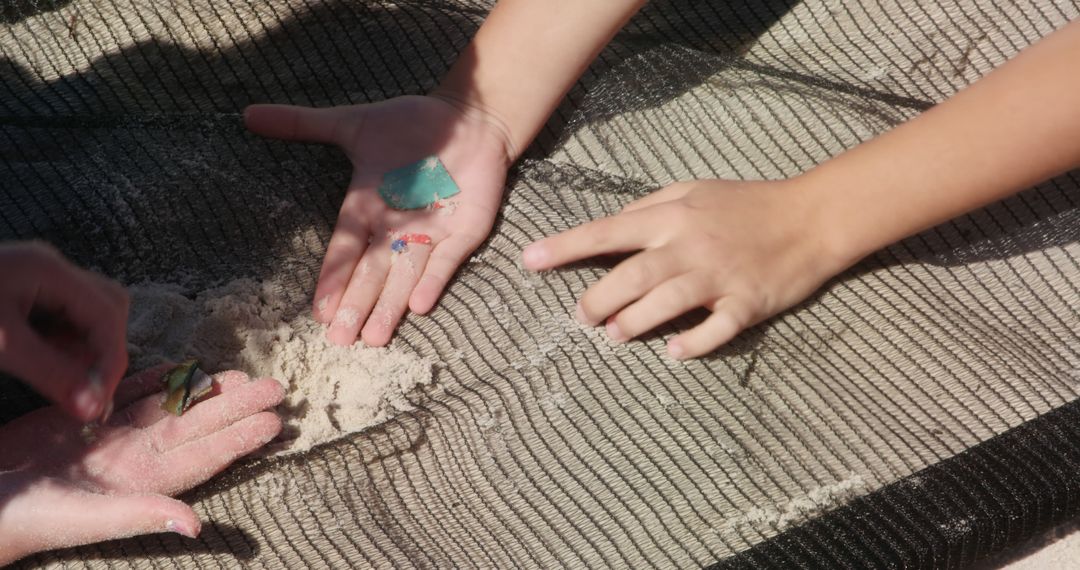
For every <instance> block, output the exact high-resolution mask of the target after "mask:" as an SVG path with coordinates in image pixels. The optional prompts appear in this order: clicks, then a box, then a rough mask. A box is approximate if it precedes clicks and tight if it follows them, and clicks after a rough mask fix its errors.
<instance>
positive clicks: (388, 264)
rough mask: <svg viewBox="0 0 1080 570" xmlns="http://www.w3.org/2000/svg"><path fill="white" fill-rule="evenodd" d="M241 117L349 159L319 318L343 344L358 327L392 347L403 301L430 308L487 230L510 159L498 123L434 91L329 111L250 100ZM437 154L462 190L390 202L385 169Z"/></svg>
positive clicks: (369, 339) (372, 340) (259, 128)
mask: <svg viewBox="0 0 1080 570" xmlns="http://www.w3.org/2000/svg"><path fill="white" fill-rule="evenodd" d="M245 119H246V123H247V126H248V128H249V129H251V130H252V131H254V132H256V133H259V134H262V135H265V136H269V137H275V138H281V139H287V140H302V141H312V142H321V143H330V144H335V145H337V146H339V147H341V149H342V150H344V151H345V153H346V154H347V155H348V157H349V159H350V160H351V161H352V163H353V176H352V181H351V182H350V184H349V191H348V193H347V194H346V196H345V200H344V202H343V203H342V205H341V212H340V213H339V215H338V221H337V226H336V227H335V228H334V234H333V236H332V237H331V239H330V244H329V246H328V248H327V251H326V257H325V259H324V260H323V266H322V271H321V272H320V275H319V283H318V286H317V287H316V289H315V299H314V314H315V318H316V319H317V320H318V321H320V322H323V323H327V324H329V325H330V328H329V331H328V333H327V334H328V337H329V339H330V340H331V341H332V342H335V343H337V344H343V345H345V344H351V343H353V342H354V341H355V340H356V337H357V334H358V333H359V335H360V337H361V338H362V339H363V341H364V342H365V343H367V344H369V345H372V346H383V345H386V344H387V343H388V342H389V341H390V336H391V334H392V333H393V331H394V329H395V328H396V327H397V324H398V322H399V321H400V320H401V317H402V315H403V314H404V313H405V309H406V307H408V308H409V309H411V310H412V311H413V312H416V313H427V312H428V311H430V310H431V309H432V307H433V306H434V305H435V302H436V301H437V300H438V298H439V295H440V294H441V293H442V291H443V288H445V287H446V284H447V282H448V281H449V280H450V278H451V277H452V276H453V275H454V272H455V271H457V268H458V266H460V265H461V264H462V262H464V260H465V259H466V258H467V257H468V256H469V254H470V253H472V251H473V250H474V249H476V247H477V246H479V245H480V243H481V242H482V241H483V240H484V239H485V238H486V237H487V235H488V233H489V232H490V231H491V227H492V224H493V223H494V220H495V214H496V212H497V210H498V207H499V203H500V201H501V198H502V192H503V184H504V182H505V178H506V170H507V168H508V167H509V165H510V163H511V162H512V159H511V158H510V156H511V152H510V150H509V143H508V138H507V134H506V131H505V129H503V128H502V127H501V122H500V121H498V120H497V119H495V118H494V117H492V116H490V115H486V114H484V113H482V112H479V111H476V110H475V109H471V108H470V109H469V110H468V111H464V110H463V108H462V107H460V106H458V105H456V104H454V103H451V102H448V101H446V100H443V99H439V98H436V97H415V96H408V97H398V98H396V99H391V100H388V101H383V102H380V103H374V104H371V105H356V106H351V107H332V108H326V109H311V108H306V107H291V106H282V105H254V106H251V107H248V109H247V110H246V111H245ZM431 156H437V157H438V158H439V159H440V160H441V161H442V163H443V164H444V165H445V167H446V170H447V171H448V172H449V174H450V176H451V177H452V178H453V180H454V182H455V183H456V184H457V186H458V187H459V188H460V190H461V192H460V193H459V194H457V195H455V196H452V197H449V198H446V199H444V200H441V201H440V202H438V203H437V204H435V206H434V207H428V208H423V209H415V210H395V209H392V208H391V207H390V206H389V205H387V204H386V203H385V202H384V201H383V199H382V198H381V197H380V195H379V193H378V191H377V189H378V187H379V185H380V182H381V181H382V179H383V175H384V174H386V173H387V172H389V171H391V170H394V169H397V168H398V167H401V166H404V165H408V164H411V163H414V162H416V161H419V160H423V159H425V158H427V157H431ZM402 238H406V239H404V240H403V241H397V240H400V239H402ZM412 238H415V239H412ZM396 241H397V243H395V242H396ZM404 242H408V243H404ZM425 242H429V243H425Z"/></svg>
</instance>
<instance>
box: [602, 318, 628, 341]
mask: <svg viewBox="0 0 1080 570" xmlns="http://www.w3.org/2000/svg"><path fill="white" fill-rule="evenodd" d="M604 328H606V329H607V335H608V337H609V338H610V339H611V340H613V341H615V342H626V336H625V335H623V332H622V330H620V329H619V325H618V324H617V323H616V322H615V319H609V320H608V322H607V326H606V327H604Z"/></svg>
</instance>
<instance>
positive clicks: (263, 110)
mask: <svg viewBox="0 0 1080 570" xmlns="http://www.w3.org/2000/svg"><path fill="white" fill-rule="evenodd" d="M643 3H644V2H643V0H606V1H604V2H581V1H580V0H545V1H544V2H535V1H531V0H502V1H500V2H499V3H498V5H497V6H496V7H495V9H494V10H493V11H492V12H491V14H490V15H489V16H488V18H487V21H486V22H485V23H484V25H483V26H482V27H481V29H480V30H479V32H477V34H476V37H475V38H474V39H473V41H472V42H471V43H470V44H469V46H468V47H467V48H466V49H465V51H464V52H463V53H462V54H461V55H460V57H459V58H458V60H457V62H456V63H455V64H454V67H453V68H452V69H451V70H450V72H449V73H448V74H447V76H446V77H445V78H444V80H443V81H442V83H441V85H439V87H438V88H437V89H436V90H435V91H434V93H433V94H432V95H431V96H428V97H399V98H396V99H391V100H388V101H384V102H381V103H376V104H372V105H357V106H352V107H337V108H329V109H309V108H303V107H290V106H281V105H255V106H252V107H249V108H248V109H247V110H246V112H245V121H246V124H247V126H248V128H249V129H251V130H252V131H254V132H256V133H259V134H262V135H266V136H271V137H276V138H283V139H288V140H303V141H313V142H322V143H329V144H335V145H338V146H339V147H341V148H342V150H344V151H345V153H346V154H347V155H348V156H349V158H350V159H351V161H352V163H353V177H352V181H351V182H350V185H349V191H348V193H347V194H346V197H345V200H344V202H343V203H342V206H341V211H340V213H339V215H338V222H337V226H336V227H335V228H334V234H333V236H332V238H331V240H330V244H329V246H328V248H327V252H326V257H325V258H324V260H323V267H322V271H321V272H320V275H319V283H318V286H317V287H316V291H315V299H314V314H315V318H316V320H319V321H321V322H323V323H328V324H329V325H330V329H329V332H328V336H329V338H330V340H332V341H333V342H335V343H338V344H349V343H352V342H353V341H354V340H355V339H356V337H357V334H358V333H359V334H360V336H361V338H362V339H363V340H364V342H365V343H367V344H369V345H374V346H382V345H385V344H387V343H388V342H389V340H390V337H391V335H392V333H393V330H394V329H395V328H396V327H397V324H398V322H399V321H400V319H401V317H402V315H403V314H404V312H405V309H406V307H408V308H409V309H411V310H412V311H414V312H417V313H426V312H428V311H430V310H431V309H432V307H433V306H434V305H435V303H436V301H437V300H438V297H439V295H441V293H442V291H443V289H444V288H445V287H446V284H447V282H448V281H449V280H450V278H451V277H452V276H453V274H454V273H455V272H456V271H457V268H458V267H459V266H460V265H461V264H462V263H463V262H464V261H465V259H466V258H467V257H468V256H469V254H470V253H472V251H473V250H474V249H476V247H477V246H479V245H480V243H481V242H482V241H483V240H484V239H485V238H486V237H487V234H488V232H490V231H491V227H492V224H493V223H494V219H495V214H496V212H497V210H498V207H499V204H500V202H501V199H502V192H503V185H504V181H505V177H506V170H507V168H508V167H509V166H510V164H512V163H513V162H514V160H516V159H517V158H518V154H519V153H520V151H521V150H523V149H524V148H525V147H527V146H528V145H529V143H530V141H532V139H533V137H535V136H536V133H537V132H538V131H539V130H540V127H541V126H542V125H543V123H544V121H545V120H546V119H547V117H548V115H550V114H551V112H552V111H553V110H554V109H555V106H556V105H557V104H558V102H559V100H560V99H561V98H562V96H563V95H564V94H565V93H566V91H567V90H568V89H569V88H570V86H571V85H572V84H573V82H574V81H575V80H576V78H577V77H578V76H579V75H580V74H581V73H582V72H583V71H584V69H585V68H586V66H587V65H588V64H589V62H590V61H591V60H592V59H593V58H594V57H595V56H596V54H597V53H599V51H600V50H601V49H602V48H603V46H604V45H605V44H606V43H607V42H608V41H609V40H610V39H611V37H612V36H614V34H615V32H616V31H617V30H618V29H619V27H621V25H622V24H623V23H624V22H625V21H626V20H627V19H629V17H630V16H631V15H632V14H633V13H634V12H635V11H636V10H637V8H638V7H639V6H640V5H641V4H643ZM567 14H572V17H567ZM429 163H430V164H431V169H432V170H436V169H438V168H439V164H441V165H444V166H445V169H446V172H447V173H449V177H450V178H451V179H452V180H453V183H455V184H456V186H457V189H456V190H459V191H460V192H459V193H457V194H455V195H453V196H451V197H448V198H447V199H446V200H443V201H441V202H437V203H435V204H433V206H435V207H437V206H444V207H442V208H439V209H436V208H435V207H428V208H426V209H408V208H411V207H414V206H416V205H417V204H416V203H415V202H414V201H413V198H416V196H403V195H398V196H394V195H393V192H392V191H390V192H389V193H388V192H387V190H388V188H389V187H390V186H392V184H391V182H392V181H393V180H394V179H396V178H399V177H400V174H399V173H400V169H403V168H405V169H408V168H412V167H411V166H410V165H417V164H419V165H427V164H429ZM422 186H423V185H422V184H421V190H423V188H422ZM421 193H424V194H426V195H428V196H431V195H436V196H445V195H446V194H440V193H439V192H432V191H431V190H430V189H429V190H427V191H426V192H421ZM403 208H404V209H403ZM410 238H411V239H410Z"/></svg>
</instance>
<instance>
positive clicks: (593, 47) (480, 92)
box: [436, 0, 645, 160]
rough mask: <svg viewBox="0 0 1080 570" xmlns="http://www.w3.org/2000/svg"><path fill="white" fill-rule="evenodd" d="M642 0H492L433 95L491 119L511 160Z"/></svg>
mask: <svg viewBox="0 0 1080 570" xmlns="http://www.w3.org/2000/svg"><path fill="white" fill-rule="evenodd" d="M644 3H645V0H603V1H591V0H500V2H499V3H498V4H497V5H496V6H495V9H494V10H492V12H491V14H490V15H489V16H488V18H487V20H486V21H485V22H484V25H483V26H481V28H480V30H479V31H478V32H477V34H476V37H474V38H473V40H472V42H471V43H470V44H469V46H468V47H467V48H465V51H463V52H462V53H461V55H460V56H459V57H458V60H457V62H456V63H455V64H454V67H453V68H452V69H451V70H450V72H449V73H448V74H447V76H446V77H445V78H444V79H443V81H442V83H441V85H440V86H439V88H438V89H437V90H436V94H438V95H440V96H443V97H448V98H452V99H454V100H457V101H458V102H459V103H462V104H464V105H466V106H468V107H472V108H475V109H479V110H480V111H483V112H485V113H487V114H489V115H492V116H494V117H495V118H497V119H498V121H499V122H500V123H502V124H501V125H500V127H501V128H504V129H505V130H506V131H507V132H506V133H505V134H506V135H507V138H508V139H509V141H510V145H511V149H510V152H509V154H511V155H512V156H511V157H510V159H511V160H513V159H515V158H517V156H518V155H520V154H521V152H523V151H524V149H525V147H527V146H528V145H529V143H530V142H531V141H532V139H533V137H535V136H536V133H537V132H539V130H540V128H541V127H542V126H543V124H544V122H545V121H546V120H547V118H548V116H549V115H551V113H552V112H553V111H554V110H555V107H556V106H557V105H558V104H559V101H560V100H561V99H562V97H563V96H564V95H565V94H566V92H567V91H568V90H569V89H570V86H571V85H573V83H574V81H575V80H577V78H578V77H579V76H580V75H581V74H582V73H583V72H584V71H585V69H586V68H587V67H588V65H589V63H590V62H591V61H592V60H593V59H594V58H595V57H596V55H597V54H598V53H600V51H601V50H602V49H603V47H604V46H605V45H606V44H607V43H608V42H609V41H610V40H611V38H612V37H614V36H615V33H616V32H618V30H619V28H621V27H622V26H623V24H624V23H626V21H627V20H628V19H630V17H631V16H632V15H633V14H634V12H636V11H637V10H638V8H640V7H641V5H643V4H644Z"/></svg>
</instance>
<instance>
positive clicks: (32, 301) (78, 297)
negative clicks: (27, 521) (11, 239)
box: [0, 243, 128, 449]
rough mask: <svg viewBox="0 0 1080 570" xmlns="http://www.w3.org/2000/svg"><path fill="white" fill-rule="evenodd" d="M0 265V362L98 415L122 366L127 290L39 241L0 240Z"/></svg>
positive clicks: (86, 416) (65, 403)
mask: <svg viewBox="0 0 1080 570" xmlns="http://www.w3.org/2000/svg"><path fill="white" fill-rule="evenodd" d="M0 268H3V271H4V274H5V276H4V278H3V279H0V370H3V371H5V372H8V373H10V374H13V375H15V376H16V377H18V378H19V379H20V380H23V381H24V382H26V383H27V384H29V385H31V386H33V387H34V389H35V390H37V391H38V392H39V393H41V394H42V395H44V396H45V397H47V398H49V399H50V400H52V401H53V402H55V403H56V404H57V405H59V406H60V408H61V409H63V410H64V411H65V412H67V413H68V414H71V415H72V416H75V417H77V418H79V419H81V420H83V421H89V420H91V419H94V418H97V417H98V416H100V415H101V414H102V413H103V411H104V410H105V408H106V407H107V406H108V402H110V401H111V398H112V393H113V390H115V389H116V384H117V383H118V382H120V378H121V377H122V376H123V374H124V371H125V369H127V364H128V355H127V340H126V334H127V332H126V331H127V313H128V297H127V292H126V291H125V290H124V288H123V287H121V286H120V285H119V284H117V283H114V282H112V281H109V280H108V279H106V278H104V277H102V276H100V275H97V274H95V273H91V272H89V271H85V270H83V269H80V268H78V267H76V266H74V265H72V264H71V263H70V262H69V261H67V260H66V259H64V257H63V256H61V255H60V253H58V252H57V251H56V250H54V249H53V248H51V247H49V246H47V245H44V244H40V243H15V244H8V245H0ZM0 449H2V448H0Z"/></svg>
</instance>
